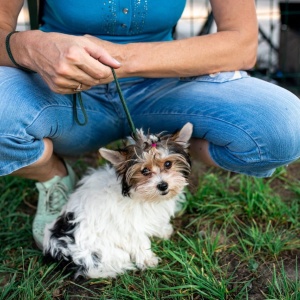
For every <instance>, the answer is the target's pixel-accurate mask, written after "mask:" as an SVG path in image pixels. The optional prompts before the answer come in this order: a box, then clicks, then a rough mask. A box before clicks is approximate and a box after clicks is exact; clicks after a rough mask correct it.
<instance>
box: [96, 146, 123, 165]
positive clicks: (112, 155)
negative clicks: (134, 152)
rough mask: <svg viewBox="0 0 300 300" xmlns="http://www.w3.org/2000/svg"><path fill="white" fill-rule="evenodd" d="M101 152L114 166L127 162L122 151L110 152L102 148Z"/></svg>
mask: <svg viewBox="0 0 300 300" xmlns="http://www.w3.org/2000/svg"><path fill="white" fill-rule="evenodd" d="M99 152H100V154H101V156H102V157H103V158H105V159H106V160H108V161H109V162H111V163H112V164H113V165H118V164H120V163H122V162H124V160H125V156H124V155H122V153H121V152H120V151H114V150H109V149H106V148H100V149H99Z"/></svg>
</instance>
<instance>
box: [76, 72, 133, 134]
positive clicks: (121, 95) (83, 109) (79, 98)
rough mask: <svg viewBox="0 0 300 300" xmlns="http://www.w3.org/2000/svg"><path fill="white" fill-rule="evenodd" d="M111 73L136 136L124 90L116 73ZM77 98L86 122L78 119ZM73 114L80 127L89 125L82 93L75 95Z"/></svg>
mask: <svg viewBox="0 0 300 300" xmlns="http://www.w3.org/2000/svg"><path fill="white" fill-rule="evenodd" d="M111 71H112V74H113V76H114V80H115V83H116V87H117V92H118V94H119V97H120V100H121V102H122V105H123V108H124V111H125V114H126V117H127V120H128V123H129V126H130V129H131V131H132V133H133V135H135V134H136V128H135V126H134V124H133V121H132V118H131V115H130V112H129V110H128V107H127V104H126V101H125V99H124V96H123V93H122V90H121V87H120V84H119V80H118V78H117V75H116V72H115V70H114V69H113V68H111ZM77 98H78V102H79V106H80V109H81V110H82V113H83V118H84V121H83V122H81V121H80V120H79V118H78V113H77ZM73 113H74V119H75V122H76V123H77V124H78V125H80V126H84V125H86V124H87V122H88V116H87V113H86V111H85V108H84V106H83V101H82V96H81V92H79V93H76V94H73Z"/></svg>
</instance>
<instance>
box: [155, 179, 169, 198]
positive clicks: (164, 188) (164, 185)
mask: <svg viewBox="0 0 300 300" xmlns="http://www.w3.org/2000/svg"><path fill="white" fill-rule="evenodd" d="M156 187H157V189H158V190H159V191H161V192H162V193H161V194H162V195H166V194H168V192H169V191H168V187H169V185H168V183H167V182H165V181H161V182H160V183H159V184H158V185H157V186H156Z"/></svg>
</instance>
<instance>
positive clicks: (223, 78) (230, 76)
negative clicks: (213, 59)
mask: <svg viewBox="0 0 300 300" xmlns="http://www.w3.org/2000/svg"><path fill="white" fill-rule="evenodd" d="M246 77H249V75H248V73H247V72H245V71H233V72H219V73H214V74H209V75H201V76H194V77H180V80H181V81H206V82H216V83H223V82H228V81H232V80H237V79H241V78H246Z"/></svg>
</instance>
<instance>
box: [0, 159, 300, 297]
mask: <svg viewBox="0 0 300 300" xmlns="http://www.w3.org/2000/svg"><path fill="white" fill-rule="evenodd" d="M75 168H77V170H78V169H82V168H81V165H80V162H79V163H78V162H77V163H76V164H75ZM298 169H299V171H298ZM194 178H195V176H194ZM197 178H199V180H198V179H197V181H196V182H195V179H194V180H193V181H194V183H193V185H192V189H191V190H192V192H188V193H187V203H186V205H185V207H184V208H183V210H182V211H181V213H180V214H179V215H178V216H177V217H176V218H175V219H174V220H173V223H174V227H175V233H174V235H173V236H172V238H171V240H169V241H161V240H153V250H154V252H155V253H156V254H157V255H158V256H159V257H160V258H161V262H160V264H159V266H158V267H157V268H154V269H148V270H147V271H144V272H128V273H126V274H124V275H122V276H120V277H118V278H117V279H99V280H84V279H82V278H79V279H77V280H74V279H73V277H72V274H68V273H66V272H64V269H63V267H62V266H60V265H59V264H54V263H49V262H46V261H44V260H43V256H42V253H41V252H40V251H39V250H38V249H37V248H36V247H35V245H34V242H33V239H32V236H31V223H32V220H33V216H34V212H35V209H34V206H35V205H36V198H37V193H36V191H35V189H34V182H31V181H25V180H22V179H17V178H12V177H4V178H0V248H1V250H0V256H1V266H0V288H1V289H2V293H1V296H0V298H1V299H5V300H6V299H14V300H15V299H22V300H23V299H24V300H27V299H34V300H36V299H43V300H44V299H153V300H154V299H172V300H173V299H241V300H245V299H253V300H254V299H255V300H259V299H284V300H285V299H287V300H288V299H295V300H298V299H300V282H299V275H298V270H299V262H298V261H299V260H298V256H299V257H300V239H299V237H300V235H299V233H300V221H299V203H300V182H299V180H300V163H299V162H298V163H295V164H293V165H291V166H289V167H288V168H287V169H285V168H281V169H279V170H277V172H276V174H275V175H274V176H273V177H272V178H269V179H257V178H251V177H247V176H242V175H236V174H232V173H227V172H221V171H218V170H215V169H207V170H205V172H200V175H199V176H198V177H197Z"/></svg>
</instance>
